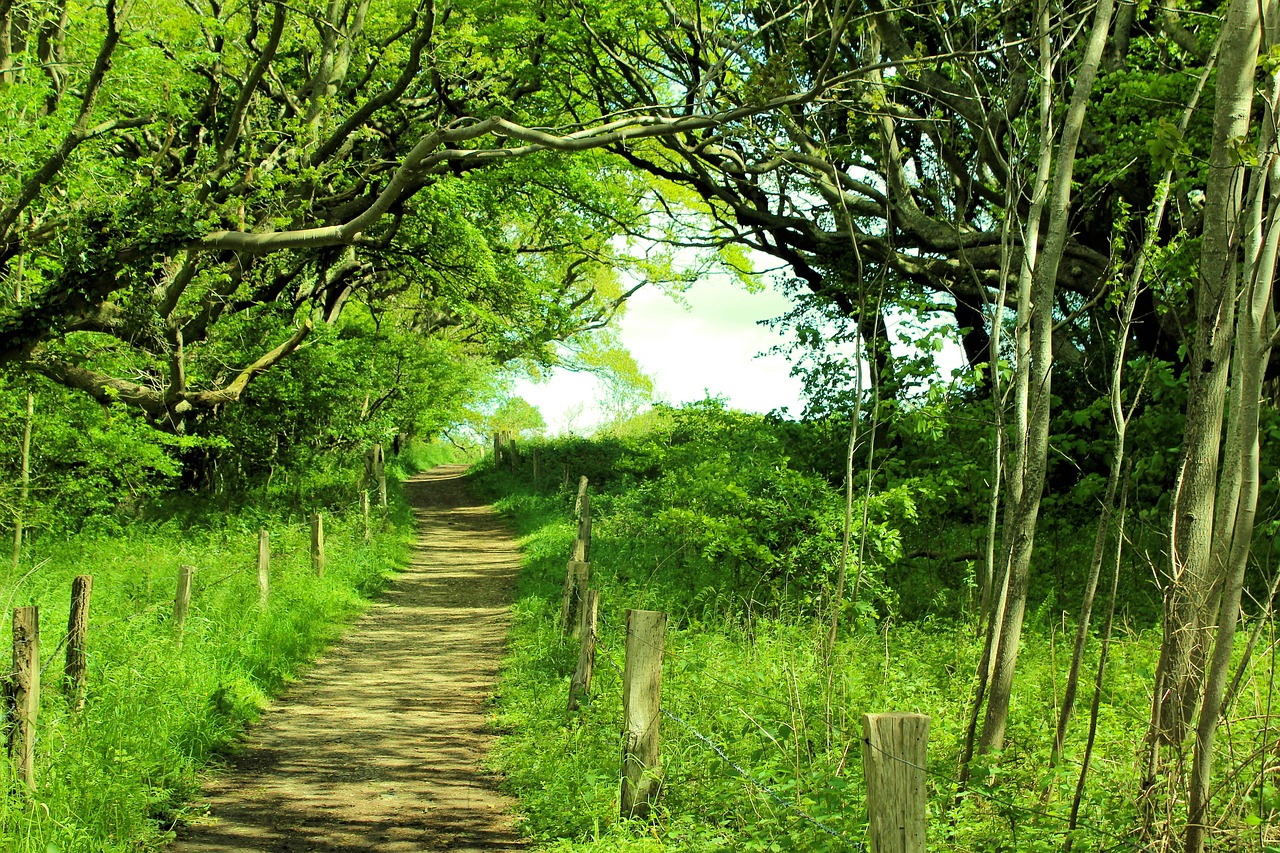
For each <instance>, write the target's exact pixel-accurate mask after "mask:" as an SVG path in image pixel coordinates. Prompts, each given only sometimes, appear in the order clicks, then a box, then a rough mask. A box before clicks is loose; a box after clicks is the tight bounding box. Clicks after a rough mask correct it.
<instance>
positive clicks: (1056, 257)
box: [978, 0, 1115, 753]
mask: <svg viewBox="0 0 1280 853" xmlns="http://www.w3.org/2000/svg"><path fill="white" fill-rule="evenodd" d="M1114 8H1115V2H1114V0H1101V2H1099V3H1098V5H1097V7H1096V9H1095V11H1094V18H1093V25H1092V29H1091V31H1090V34H1089V42H1088V46H1087V47H1086V48H1085V54H1084V57H1083V58H1082V59H1081V61H1080V66H1079V68H1078V69H1077V71H1076V87H1075V90H1074V91H1073V92H1072V96H1071V106H1070V107H1069V109H1068V110H1067V115H1066V117H1065V118H1064V120H1063V126H1062V138H1061V142H1060V143H1059V147H1058V152H1057V158H1056V167H1055V170H1054V171H1055V174H1054V178H1053V191H1052V196H1051V199H1050V203H1049V228H1048V239H1047V240H1046V242H1045V249H1044V253H1043V254H1042V256H1041V257H1040V258H1039V261H1038V263H1036V264H1035V268H1034V275H1033V278H1032V287H1031V308H1030V311H1029V314H1030V317H1029V320H1030V329H1029V343H1030V353H1029V355H1030V359H1031V360H1030V366H1029V371H1028V373H1029V380H1030V383H1029V386H1028V387H1027V389H1026V393H1027V395H1028V396H1027V409H1026V412H1027V418H1026V421H1025V427H1024V428H1023V429H1021V430H1020V431H1019V436H1018V439H1019V442H1018V444H1017V446H1015V447H1014V448H1013V458H1014V467H1015V469H1017V470H1018V471H1019V472H1020V476H1021V489H1020V491H1021V495H1020V497H1019V499H1018V500H1017V501H1016V502H1015V503H1014V504H1013V506H1012V511H1011V513H1010V515H1009V517H1008V524H1007V526H1006V528H1005V541H1006V542H1008V543H1009V545H1008V546H1006V547H1007V549H1008V553H1009V593H1008V599H1007V601H1006V602H1005V610H1004V618H1003V620H1002V622H1001V625H1000V637H999V644H998V646H997V648H996V650H995V665H994V667H993V669H992V678H991V690H990V696H989V698H988V699H987V710H986V717H985V719H984V720H983V724H982V735H981V737H980V739H979V742H978V749H979V751H980V752H984V753H985V752H991V751H994V750H998V749H1000V748H1001V747H1002V746H1003V745H1004V731H1005V726H1006V725H1007V723H1008V719H1009V699H1010V696H1011V695H1012V692H1013V674H1014V668H1015V666H1016V665H1017V660H1018V643H1019V640H1020V639H1021V637H1022V621H1023V614H1024V611H1025V608H1026V600H1027V586H1028V583H1029V581H1030V579H1031V553H1032V549H1033V547H1034V545H1035V533H1036V522H1037V520H1038V518H1039V514H1040V496H1041V493H1042V492H1043V490H1044V477H1045V467H1046V460H1047V456H1048V450H1049V415H1050V399H1051V385H1052V377H1053V304H1054V292H1055V286H1056V282H1057V277H1058V266H1059V264H1060V262H1061V260H1062V254H1063V251H1064V250H1065V247H1066V238H1067V232H1068V231H1069V227H1068V223H1067V214H1068V212H1069V209H1070V204H1071V178H1072V174H1073V173H1074V170H1075V157H1076V147H1077V144H1078V142H1079V139H1080V131H1081V129H1082V128H1083V126H1084V114H1085V108H1086V106H1087V105H1088V101H1089V94H1090V92H1091V91H1092V89H1093V82H1094V79H1095V77H1096V76H1097V71H1098V65H1099V62H1100V61H1101V58H1102V50H1103V48H1104V47H1105V45H1106V42H1107V32H1108V30H1109V29H1110V26H1111V16H1112V12H1113V10H1114ZM1041 14H1042V15H1044V16H1045V17H1043V18H1042V26H1045V18H1047V15H1045V13H1044V12H1042V13H1041ZM1045 40H1047V39H1042V43H1043V42H1044V41H1045ZM1043 85H1044V86H1046V87H1048V86H1051V85H1052V83H1051V81H1050V80H1048V79H1046V80H1045V81H1044V83H1043ZM1043 98H1044V100H1050V97H1049V96H1048V95H1045V96H1043ZM1051 138H1052V137H1051V136H1046V137H1043V139H1044V144H1045V145H1048V144H1049V140H1050V139H1051Z"/></svg>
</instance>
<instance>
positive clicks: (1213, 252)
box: [1141, 0, 1275, 853]
mask: <svg viewBox="0 0 1280 853" xmlns="http://www.w3.org/2000/svg"><path fill="white" fill-rule="evenodd" d="M1264 2H1265V4H1266V6H1267V10H1268V11H1267V14H1268V16H1269V18H1274V15H1275V9H1274V0H1264ZM1261 6H1262V4H1261V3H1259V2H1258V0H1234V1H1233V2H1232V4H1231V6H1230V8H1229V9H1228V11H1227V17H1226V20H1225V22H1224V25H1223V28H1222V34H1221V36H1220V57H1221V58H1220V61H1219V63H1218V75H1217V80H1216V84H1215V85H1216V105H1215V110H1214V121H1213V135H1212V148H1211V150H1210V158H1209V175H1208V182H1207V184H1206V188H1205V190H1206V192H1205V196H1206V199H1205V209H1204V225H1203V237H1202V242H1201V257H1200V278H1199V281H1198V283H1197V287H1196V294H1195V318H1196V328H1195V334H1194V337H1193V340H1192V347H1191V365H1190V370H1189V372H1190V377H1189V382H1188V392H1187V410H1186V411H1187V414H1186V424H1185V426H1184V430H1183V442H1182V447H1183V449H1182V456H1181V458H1180V461H1179V469H1178V475H1177V479H1176V484H1175V490H1174V498H1173V510H1172V514H1171V518H1170V527H1169V531H1170V533H1169V538H1170V542H1169V563H1168V566H1167V568H1166V570H1165V572H1166V573H1165V577H1164V579H1163V580H1164V584H1165V588H1164V630H1163V639H1162V642H1161V648H1160V660H1159V662H1158V664H1157V667H1156V675H1155V684H1154V689H1153V691H1152V692H1153V699H1152V709H1151V720H1150V723H1149V726H1148V732H1147V760H1146V772H1145V775H1144V778H1143V780H1142V790H1141V801H1142V813H1143V821H1144V830H1145V832H1146V834H1147V835H1148V836H1152V835H1162V836H1163V842H1162V844H1163V845H1165V846H1168V845H1170V844H1172V843H1173V842H1172V839H1173V837H1174V835H1175V832H1176V826H1175V824H1176V818H1175V815H1174V813H1173V812H1174V806H1175V804H1176V803H1178V802H1181V801H1182V800H1183V796H1182V795H1181V789H1182V786H1183V784H1184V779H1185V777H1184V776H1183V770H1182V768H1183V763H1184V759H1185V755H1186V752H1185V749H1186V743H1185V741H1186V735H1187V732H1188V731H1189V730H1190V729H1191V727H1192V726H1193V724H1194V725H1195V729H1196V742H1195V749H1194V755H1193V767H1192V777H1193V778H1192V779H1191V781H1190V788H1191V790H1190V791H1189V792H1188V793H1187V796H1186V799H1187V801H1188V808H1189V811H1188V815H1187V817H1188V827H1187V833H1186V837H1185V843H1186V849H1187V850H1189V851H1197V853H1198V851H1200V850H1202V849H1203V846H1204V833H1205V826H1204V824H1205V822H1206V818H1207V809H1208V802H1207V791H1208V788H1207V785H1208V781H1209V780H1208V773H1209V770H1210V768H1211V763H1212V752H1213V732H1214V731H1215V730H1216V727H1217V724H1218V716H1219V713H1220V710H1221V699H1222V692H1223V690H1224V689H1225V680H1226V675H1225V672H1224V671H1222V672H1220V668H1221V666H1222V664H1221V662H1220V661H1219V660H1218V658H1219V657H1220V656H1221V655H1223V654H1226V655H1228V656H1229V654H1230V647H1231V644H1232V643H1233V641H1234V634H1235V623H1236V620H1237V618H1238V615H1239V596H1238V590H1233V589H1232V587H1233V585H1234V583H1233V581H1234V577H1235V574H1236V572H1237V570H1238V571H1240V572H1242V571H1243V563H1244V561H1245V560H1246V559H1247V555H1248V550H1249V545H1250V543H1249V541H1248V540H1249V539H1250V538H1251V536H1252V523H1253V505H1254V504H1255V503H1256V497H1257V496H1256V489H1257V469H1256V464H1257V461H1256V431H1257V420H1256V418H1257V412H1258V407H1257V401H1258V398H1259V396H1260V393H1261V389H1260V385H1258V384H1256V383H1255V380H1254V379H1253V378H1252V374H1253V373H1254V372H1256V370H1257V369H1258V362H1259V360H1260V359H1263V358H1264V357H1265V355H1266V353H1265V352H1264V351H1263V349H1262V342H1261V340H1260V337H1259V328H1260V325H1261V324H1264V323H1269V322H1270V314H1269V308H1268V309H1267V310H1264V311H1263V313H1262V314H1257V313H1256V312H1257V308H1256V305H1257V304H1258V300H1260V299H1263V298H1264V297H1263V292H1264V291H1265V294H1266V299H1269V294H1270V289H1271V282H1270V279H1271V270H1272V269H1273V268H1274V263H1275V260H1274V256H1271V257H1270V259H1269V260H1263V255H1264V254H1265V253H1266V251H1267V247H1268V246H1270V245H1271V244H1272V241H1271V240H1270V239H1268V240H1267V241H1264V240H1263V238H1262V228H1263V226H1262V221H1263V219H1262V209H1263V208H1262V205H1263V204H1264V202H1265V199H1266V195H1265V193H1266V192H1268V190H1266V189H1265V188H1264V187H1265V184H1266V176H1265V175H1264V173H1263V172H1262V171H1261V170H1260V171H1258V172H1257V173H1256V175H1257V183H1256V184H1255V187H1254V189H1253V204H1251V211H1245V210H1244V209H1243V206H1242V205H1243V201H1244V180H1245V172H1246V169H1245V168H1244V166H1242V165H1241V163H1240V160H1241V158H1240V156H1239V153H1238V148H1239V145H1240V140H1241V139H1243V138H1245V137H1246V135H1247V133H1248V130H1249V124H1250V113H1251V111H1252V108H1253V94H1254V77H1255V73H1256V69H1257V58H1258V55H1259V48H1260V46H1261V42H1262V28H1261V20H1260V13H1261V11H1262V9H1261ZM1268 94H1269V95H1270V96H1274V84H1273V89H1272V91H1271V92H1269V93H1268ZM1268 115H1270V110H1269V111H1268ZM1263 136H1264V141H1265V144H1264V147H1263V151H1264V156H1263V157H1262V158H1261V162H1264V163H1267V168H1268V170H1269V171H1274V166H1273V164H1272V163H1271V155H1269V154H1266V153H1265V152H1269V151H1272V150H1273V149H1274V145H1273V142H1272V137H1271V135H1270V128H1269V127H1264V129H1263ZM1242 239H1243V240H1245V241H1247V246H1248V248H1249V251H1248V253H1247V255H1248V260H1249V263H1250V273H1251V274H1250V275H1248V276H1246V279H1245V304H1244V307H1243V308H1242V317H1241V321H1240V322H1241V328H1240V329H1238V330H1237V328H1236V303H1237V292H1238V290H1239V287H1240V270H1239V254H1240V251H1241V241H1242ZM1259 273H1261V278H1260V277H1259ZM1237 335H1242V336H1243V338H1244V340H1243V341H1241V342H1237V341H1236V337H1237ZM1233 348H1234V349H1235V366H1234V373H1235V377H1234V380H1235V381H1234V382H1233V383H1232V384H1233V388H1232V394H1233V397H1234V398H1235V405H1233V406H1232V407H1231V409H1232V411H1231V422H1230V423H1229V424H1228V430H1227V434H1228V435H1227V438H1228V450H1227V455H1226V466H1225V467H1223V466H1222V465H1221V464H1220V456H1219V447H1220V443H1221V439H1222V428H1223V417H1224V410H1225V408H1226V405H1225V403H1226V395H1227V379H1228V376H1229V374H1230V373H1231V372H1232V370H1233V368H1232V361H1233V359H1232V353H1233ZM1269 348H1270V341H1269V340H1268V341H1267V342H1266V349H1267V351H1269ZM1263 364H1265V362H1263ZM1251 447H1252V448H1253V449H1252V450H1251V449H1250V448H1251ZM1251 456H1252V457H1253V458H1250V457H1251ZM1246 531H1247V532H1246ZM1237 560H1239V561H1240V563H1239V565H1238V566H1237V562H1236V561H1237ZM1215 623H1216V624H1217V625H1218V628H1219V631H1218V644H1217V648H1216V649H1214V650H1213V655H1214V661H1213V662H1212V663H1211V664H1210V670H1211V671H1212V672H1213V675H1212V676H1211V677H1210V678H1209V679H1208V680H1207V681H1206V679H1205V671H1204V667H1205V658H1206V655H1207V654H1208V653H1209V650H1210V641H1211V633H1210V632H1211V631H1212V627H1213V625H1214V624H1215ZM1224 626H1225V627H1224ZM1228 664H1229V661H1228ZM1202 689H1203V693H1202ZM1197 706H1199V718H1198V720H1197V714H1196V711H1197ZM1161 821H1165V822H1166V824H1165V825H1164V826H1163V828H1162V827H1161V825H1160V824H1161Z"/></svg>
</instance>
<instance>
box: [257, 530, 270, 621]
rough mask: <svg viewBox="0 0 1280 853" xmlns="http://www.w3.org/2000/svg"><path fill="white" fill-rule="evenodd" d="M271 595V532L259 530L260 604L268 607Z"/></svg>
mask: <svg viewBox="0 0 1280 853" xmlns="http://www.w3.org/2000/svg"><path fill="white" fill-rule="evenodd" d="M270 596H271V534H270V533H268V532H267V531H265V530H259V531H258V606H259V607H260V608H262V609H263V610H266V609H267V599H268V598H270Z"/></svg>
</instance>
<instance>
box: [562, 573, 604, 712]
mask: <svg viewBox="0 0 1280 853" xmlns="http://www.w3.org/2000/svg"><path fill="white" fill-rule="evenodd" d="M599 609H600V593H598V592H596V591H595V590H594V589H589V590H587V594H586V598H585V599H584V601H583V604H582V618H581V619H580V620H579V621H578V634H579V636H580V637H581V639H582V644H581V645H580V646H578V666H577V667H576V668H575V669H574V671H573V679H572V680H571V681H570V682H569V710H570V711H576V710H578V706H579V705H581V704H582V698H583V697H584V696H588V695H590V694H591V672H592V670H593V669H595V665H596V630H597V628H596V625H597V619H598V614H599Z"/></svg>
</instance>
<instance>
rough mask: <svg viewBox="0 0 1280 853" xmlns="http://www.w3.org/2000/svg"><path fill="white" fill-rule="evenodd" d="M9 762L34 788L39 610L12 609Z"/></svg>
mask: <svg viewBox="0 0 1280 853" xmlns="http://www.w3.org/2000/svg"><path fill="white" fill-rule="evenodd" d="M5 698H6V700H7V701H6V703H5V704H6V706H7V710H8V712H9V713H8V721H7V727H8V731H7V732H6V734H7V736H8V737H7V740H8V747H9V763H10V765H11V766H12V767H13V768H14V770H15V771H16V772H17V774H18V778H19V779H20V780H21V781H22V783H23V784H24V785H26V786H27V787H28V788H30V789H32V790H34V789H35V787H36V713H37V712H38V711H39V710H40V608H38V607H35V606H31V607H15V608H14V610H13V670H12V672H11V673H10V674H9V683H8V684H7V685H6V686H5Z"/></svg>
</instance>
